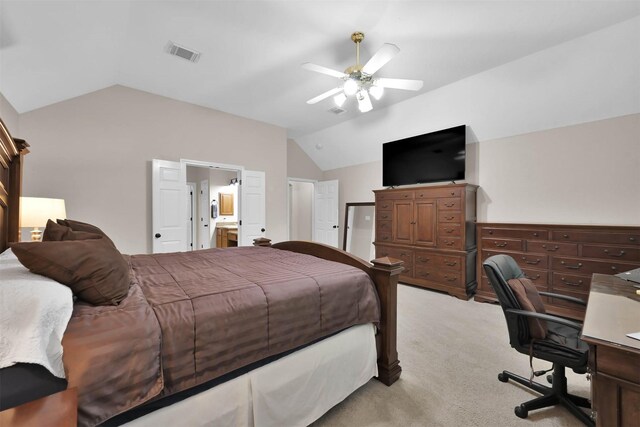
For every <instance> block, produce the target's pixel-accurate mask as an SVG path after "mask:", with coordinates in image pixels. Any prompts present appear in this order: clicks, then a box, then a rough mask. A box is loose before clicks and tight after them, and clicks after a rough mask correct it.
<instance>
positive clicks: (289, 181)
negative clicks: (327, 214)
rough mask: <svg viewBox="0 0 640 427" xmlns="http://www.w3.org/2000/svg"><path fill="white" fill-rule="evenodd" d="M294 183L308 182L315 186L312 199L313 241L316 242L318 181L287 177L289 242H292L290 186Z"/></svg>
mask: <svg viewBox="0 0 640 427" xmlns="http://www.w3.org/2000/svg"><path fill="white" fill-rule="evenodd" d="M292 182H308V183H310V184H313V197H312V198H311V240H312V241H315V240H316V227H315V192H316V188H315V184H316V183H317V182H318V180H317V179H307V178H294V177H291V176H288V177H287V240H291V192H290V191H289V184H291V183H292Z"/></svg>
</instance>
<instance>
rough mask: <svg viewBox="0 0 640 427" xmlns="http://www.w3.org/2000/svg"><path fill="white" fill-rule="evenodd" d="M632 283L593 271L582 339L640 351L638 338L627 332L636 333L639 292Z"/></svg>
mask: <svg viewBox="0 0 640 427" xmlns="http://www.w3.org/2000/svg"><path fill="white" fill-rule="evenodd" d="M636 289H637V288H635V287H634V286H633V282H628V281H626V280H623V279H620V278H618V277H615V276H609V275H605V274H594V275H593V278H592V279H591V291H590V292H589V302H588V304H587V312H586V313H585V316H584V325H583V327H582V340H584V341H586V342H588V343H591V344H605V345H612V346H616V347H622V348H625V349H627V350H630V351H634V352H640V340H636V339H633V338H629V337H627V336H626V334H628V333H632V332H640V295H637V294H636Z"/></svg>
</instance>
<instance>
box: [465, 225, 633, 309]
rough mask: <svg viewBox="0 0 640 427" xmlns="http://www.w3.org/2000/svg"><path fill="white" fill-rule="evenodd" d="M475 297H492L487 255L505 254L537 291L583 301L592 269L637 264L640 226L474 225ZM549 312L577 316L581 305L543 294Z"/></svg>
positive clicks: (610, 270) (616, 268)
mask: <svg viewBox="0 0 640 427" xmlns="http://www.w3.org/2000/svg"><path fill="white" fill-rule="evenodd" d="M478 250H479V255H480V256H479V262H478V277H479V278H480V282H479V283H478V290H477V291H476V296H475V300H476V301H492V302H493V301H497V298H496V296H495V294H494V292H493V289H492V288H491V285H489V282H488V280H487V276H486V275H485V274H484V270H483V269H482V262H483V261H484V260H486V259H487V258H489V257H490V256H492V255H496V254H501V253H504V254H507V255H510V256H512V257H513V258H514V259H515V261H516V262H517V263H518V265H520V268H522V271H523V272H524V273H525V274H526V275H527V277H528V278H530V279H531V280H532V281H533V283H535V284H536V286H537V287H538V289H539V290H541V291H547V292H554V293H558V294H563V295H570V296H574V297H577V298H581V299H583V300H586V299H587V298H588V294H589V285H590V282H591V275H592V274H593V273H601V274H617V273H621V272H623V271H627V270H632V269H634V268H638V267H640V227H617V226H588V225H547V224H504V223H478ZM544 300H545V307H546V309H547V311H548V312H550V313H552V314H556V315H560V316H566V317H571V318H575V319H582V318H583V317H584V308H580V307H578V306H576V305H575V304H571V303H567V302H565V301H562V300H558V299H557V298H556V299H553V298H551V299H549V298H544Z"/></svg>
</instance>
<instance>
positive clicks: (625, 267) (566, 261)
mask: <svg viewBox="0 0 640 427" xmlns="http://www.w3.org/2000/svg"><path fill="white" fill-rule="evenodd" d="M551 265H552V268H553V270H554V271H557V272H560V273H573V274H581V275H582V274H584V275H588V276H590V275H592V274H593V273H601V274H618V273H622V272H623V271H629V270H633V269H634V268H638V267H640V264H624V263H619V262H610V261H605V260H602V261H594V260H588V259H582V258H564V257H552V261H551Z"/></svg>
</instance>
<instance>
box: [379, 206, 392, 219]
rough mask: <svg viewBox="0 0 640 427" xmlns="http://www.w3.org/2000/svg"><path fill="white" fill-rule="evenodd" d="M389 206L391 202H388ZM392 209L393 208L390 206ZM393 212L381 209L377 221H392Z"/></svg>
mask: <svg viewBox="0 0 640 427" xmlns="http://www.w3.org/2000/svg"><path fill="white" fill-rule="evenodd" d="M386 203H388V204H389V205H391V202H386ZM389 207H391V206H389ZM392 212H393V211H385V210H382V209H379V210H377V211H376V220H381V221H387V220H388V221H391V219H392V218H393V214H392Z"/></svg>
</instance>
